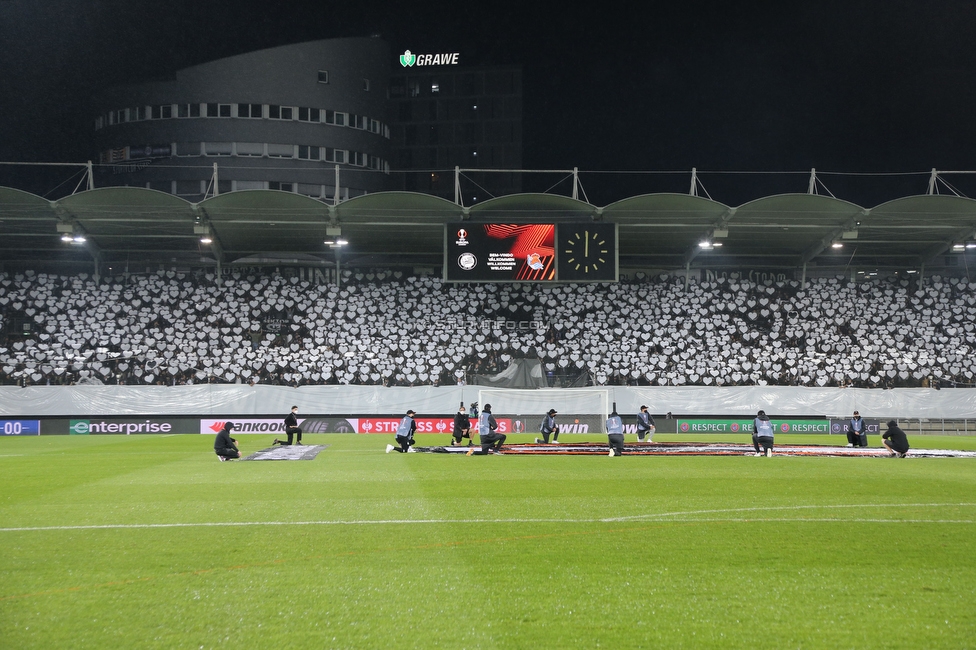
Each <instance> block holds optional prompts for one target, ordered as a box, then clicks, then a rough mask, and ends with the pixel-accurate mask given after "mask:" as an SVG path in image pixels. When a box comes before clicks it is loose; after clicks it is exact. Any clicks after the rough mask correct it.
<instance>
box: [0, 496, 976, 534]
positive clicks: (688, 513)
mask: <svg viewBox="0 0 976 650" xmlns="http://www.w3.org/2000/svg"><path fill="white" fill-rule="evenodd" d="M972 506H976V504H974V503H887V504H841V505H823V506H821V505H808V506H767V507H757V508H724V509H711V510H685V511H680V512H662V513H659V514H651V515H635V516H633V517H609V518H598V519H568V518H566V519H518V518H511V519H353V520H341V519H334V520H320V521H210V522H207V521H204V522H197V523H170V524H87V525H86V524H81V525H77V526H20V527H11V528H0V532H2V533H15V532H30V531H46V530H125V529H152V528H206V527H212V528H219V527H234V526H366V525H382V524H387V525H388V524H531V523H554V524H559V523H563V524H596V523H620V522H628V521H634V522H637V521H642V520H645V521H646V520H647V519H649V518H653V519H678V518H684V517H692V516H697V515H708V514H722V513H745V512H769V511H775V510H813V509H831V508H954V507H955V508H958V507H972ZM686 521H689V522H694V521H769V522H775V521H811V522H814V521H837V522H844V521H848V522H863V523H871V522H879V523H934V524H938V523H959V524H973V523H976V520H969V519H836V518H830V519H814V518H790V519H787V518H764V519H759V518H749V519H746V518H741V519H736V518H731V517H727V518H721V519H718V518H715V519H709V518H700V519H687V520H686Z"/></svg>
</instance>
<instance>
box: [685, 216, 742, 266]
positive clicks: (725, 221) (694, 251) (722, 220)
mask: <svg viewBox="0 0 976 650" xmlns="http://www.w3.org/2000/svg"><path fill="white" fill-rule="evenodd" d="M734 216H735V208H729V209H728V210H726V211H725V213H724V214H723V215H722V216H721V217H719V219H718V221H716V222H715V224H714V226H713V227H712V228H710V229H708V230H706V231H705V232H704V233H702V237H701V238H700V239H699V241H697V242H695V244H694V245H693V246H692V247H691V248H690V249H688V250H687V251H686V252H685V254H684V257H682V258H681V262H682V263H683V264H684V265H685V268H688V266H689V265H690V264H691V263H692V261H693V260H694V259H695V258H696V257H698V255H699V254H700V253H701V252H702V251H703V250H705V248H704V247H703V246H700V245H699V243H700V242H701V241H703V240H709V241H710V240H711V239H712V237H713V236H714V234H715V232H716V231H718V232H722V231H725V234H726V235H727V234H728V232H727V231H728V227H729V221H731V220H732V217H734ZM723 236H725V235H723Z"/></svg>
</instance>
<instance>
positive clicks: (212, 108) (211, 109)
mask: <svg viewBox="0 0 976 650" xmlns="http://www.w3.org/2000/svg"><path fill="white" fill-rule="evenodd" d="M219 112H220V111H219V110H218V108H217V104H207V117H217V115H218V114H219Z"/></svg>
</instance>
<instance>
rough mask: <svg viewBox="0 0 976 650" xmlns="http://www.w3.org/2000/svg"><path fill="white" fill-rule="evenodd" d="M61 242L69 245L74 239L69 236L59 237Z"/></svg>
mask: <svg viewBox="0 0 976 650" xmlns="http://www.w3.org/2000/svg"><path fill="white" fill-rule="evenodd" d="M61 241H63V242H64V243H66V244H70V243H71V242H72V241H74V237H72V236H71V235H61Z"/></svg>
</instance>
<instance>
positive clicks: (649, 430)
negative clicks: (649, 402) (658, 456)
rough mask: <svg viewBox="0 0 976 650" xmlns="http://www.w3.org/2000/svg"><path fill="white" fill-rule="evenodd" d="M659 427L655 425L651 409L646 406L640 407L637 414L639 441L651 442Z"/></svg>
mask: <svg viewBox="0 0 976 650" xmlns="http://www.w3.org/2000/svg"><path fill="white" fill-rule="evenodd" d="M656 430H657V427H655V426H654V418H653V417H651V413H650V411H648V410H647V407H646V406H641V407H640V412H639V413H638V414H637V441H638V442H645V439H646V441H647V442H651V436H653V435H654V432H655V431H656Z"/></svg>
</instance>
